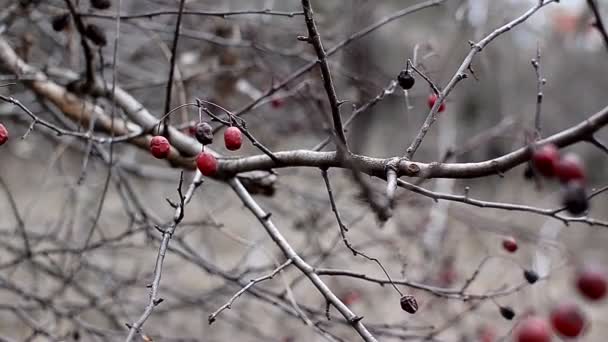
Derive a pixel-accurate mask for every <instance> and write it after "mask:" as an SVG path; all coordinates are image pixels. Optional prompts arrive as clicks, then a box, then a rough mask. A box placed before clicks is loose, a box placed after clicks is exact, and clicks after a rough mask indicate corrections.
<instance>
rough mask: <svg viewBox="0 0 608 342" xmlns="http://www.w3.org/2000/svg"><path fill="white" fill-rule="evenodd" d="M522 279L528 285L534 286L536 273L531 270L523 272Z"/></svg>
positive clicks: (536, 278) (536, 277)
mask: <svg viewBox="0 0 608 342" xmlns="http://www.w3.org/2000/svg"><path fill="white" fill-rule="evenodd" d="M524 278H526V281H527V282H528V283H530V284H534V283H536V281H537V280H538V273H536V272H534V271H532V270H524Z"/></svg>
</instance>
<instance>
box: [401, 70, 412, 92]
mask: <svg viewBox="0 0 608 342" xmlns="http://www.w3.org/2000/svg"><path fill="white" fill-rule="evenodd" d="M397 82H398V83H399V86H401V88H403V89H405V90H408V89H412V87H413V86H414V83H416V80H415V79H414V76H412V73H411V72H410V71H409V70H402V71H401V72H400V73H399V75H398V76H397Z"/></svg>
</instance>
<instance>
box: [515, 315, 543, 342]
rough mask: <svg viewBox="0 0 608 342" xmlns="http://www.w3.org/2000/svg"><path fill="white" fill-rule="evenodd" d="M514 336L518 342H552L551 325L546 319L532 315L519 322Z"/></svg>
mask: <svg viewBox="0 0 608 342" xmlns="http://www.w3.org/2000/svg"><path fill="white" fill-rule="evenodd" d="M514 336H515V341H517V342H550V341H551V327H550V326H549V323H547V321H545V320H544V319H542V318H539V317H536V316H530V317H527V318H525V319H524V320H522V321H521V322H520V323H519V325H518V326H517V329H516V330H515V335H514Z"/></svg>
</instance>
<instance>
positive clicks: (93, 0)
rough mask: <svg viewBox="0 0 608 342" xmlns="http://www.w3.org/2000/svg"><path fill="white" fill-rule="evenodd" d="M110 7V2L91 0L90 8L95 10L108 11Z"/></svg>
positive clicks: (106, 0)
mask: <svg viewBox="0 0 608 342" xmlns="http://www.w3.org/2000/svg"><path fill="white" fill-rule="evenodd" d="M110 6H112V2H110V0H91V7H93V8H97V9H101V10H103V9H108V8H110Z"/></svg>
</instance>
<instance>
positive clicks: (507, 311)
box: [500, 306, 515, 321]
mask: <svg viewBox="0 0 608 342" xmlns="http://www.w3.org/2000/svg"><path fill="white" fill-rule="evenodd" d="M500 315H501V316H502V317H504V318H505V319H507V320H509V321H510V320H512V319H513V317H515V311H513V308H511V307H510V306H501V307H500Z"/></svg>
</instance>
